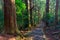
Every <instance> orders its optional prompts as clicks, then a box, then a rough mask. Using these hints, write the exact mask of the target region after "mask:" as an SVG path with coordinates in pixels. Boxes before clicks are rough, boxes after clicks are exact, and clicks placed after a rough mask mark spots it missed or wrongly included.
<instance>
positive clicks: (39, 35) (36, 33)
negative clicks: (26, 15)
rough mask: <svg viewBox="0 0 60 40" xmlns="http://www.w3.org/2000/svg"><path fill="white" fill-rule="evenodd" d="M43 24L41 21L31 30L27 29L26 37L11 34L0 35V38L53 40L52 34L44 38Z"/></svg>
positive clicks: (7, 39) (9, 39) (5, 39)
mask: <svg viewBox="0 0 60 40" xmlns="http://www.w3.org/2000/svg"><path fill="white" fill-rule="evenodd" d="M44 26H45V24H44V22H42V21H41V22H40V23H39V24H38V25H37V26H36V28H34V29H33V30H31V31H29V34H28V36H27V37H23V38H21V37H19V36H17V37H15V36H12V35H0V40H55V39H53V36H51V37H49V38H48V37H47V38H46V36H45V34H44V32H43V27H44ZM50 32H51V31H50ZM48 33H49V32H48ZM51 33H52V32H51ZM55 36H56V35H54V37H55ZM55 38H58V37H55ZM58 40H59V39H58Z"/></svg>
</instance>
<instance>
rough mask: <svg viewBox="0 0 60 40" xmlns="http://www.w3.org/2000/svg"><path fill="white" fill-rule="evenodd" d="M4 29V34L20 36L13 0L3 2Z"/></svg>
mask: <svg viewBox="0 0 60 40" xmlns="http://www.w3.org/2000/svg"><path fill="white" fill-rule="evenodd" d="M4 29H5V33H6V34H18V35H20V36H22V35H21V33H20V31H19V30H18V27H17V24H16V9H15V0H4Z"/></svg>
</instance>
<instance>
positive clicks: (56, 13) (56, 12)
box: [55, 0, 59, 25]
mask: <svg viewBox="0 0 60 40" xmlns="http://www.w3.org/2000/svg"><path fill="white" fill-rule="evenodd" d="M58 7H59V0H56V7H55V25H56V24H58Z"/></svg>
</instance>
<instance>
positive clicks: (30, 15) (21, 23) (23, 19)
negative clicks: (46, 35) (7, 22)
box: [0, 0, 60, 32]
mask: <svg viewBox="0 0 60 40" xmlns="http://www.w3.org/2000/svg"><path fill="white" fill-rule="evenodd" d="M59 1H60V0H59ZM27 2H28V3H27ZM30 2H31V4H30ZM30 2H29V0H28V1H25V0H15V5H16V15H17V18H16V19H17V25H18V28H19V30H28V28H30V27H33V26H34V27H35V26H36V25H37V24H38V23H39V22H40V21H41V20H43V21H44V22H47V23H48V26H54V25H55V21H54V20H56V21H58V23H57V25H59V24H60V3H57V4H56V0H50V1H49V4H48V5H47V4H46V3H47V1H46V0H32V1H30ZM29 4H30V5H29ZM3 5H4V3H3V0H0V30H1V31H2V30H3V29H4V27H3V26H4V12H3V11H4V10H3V7H4V6H3ZM27 5H28V6H27ZM56 5H58V8H57V9H56ZM46 6H49V8H46ZM46 9H49V11H48V12H46ZM57 10H58V11H57ZM56 11H57V12H56ZM56 17H57V18H58V19H56ZM58 28H59V27H58ZM1 31H0V32H1Z"/></svg>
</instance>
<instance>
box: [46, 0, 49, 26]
mask: <svg viewBox="0 0 60 40" xmlns="http://www.w3.org/2000/svg"><path fill="white" fill-rule="evenodd" d="M49 1H50V0H46V18H47V14H48V13H49ZM46 26H48V22H47V20H46Z"/></svg>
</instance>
